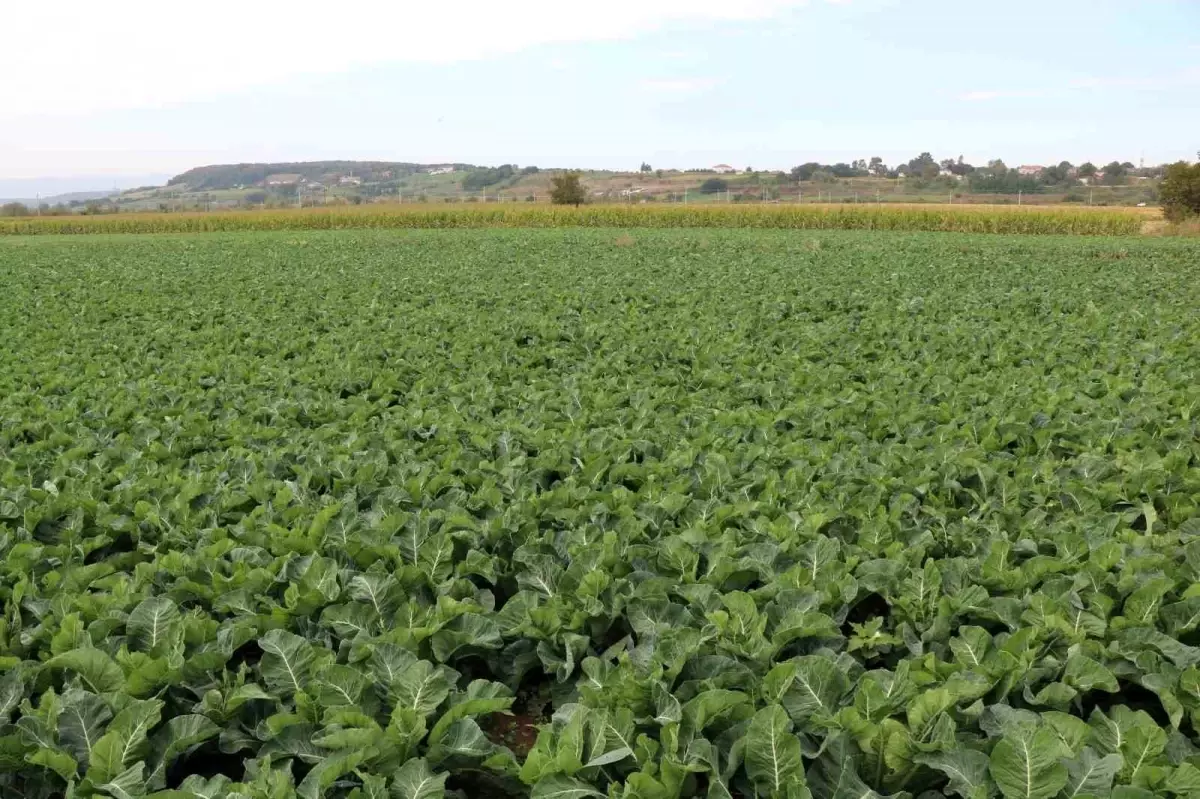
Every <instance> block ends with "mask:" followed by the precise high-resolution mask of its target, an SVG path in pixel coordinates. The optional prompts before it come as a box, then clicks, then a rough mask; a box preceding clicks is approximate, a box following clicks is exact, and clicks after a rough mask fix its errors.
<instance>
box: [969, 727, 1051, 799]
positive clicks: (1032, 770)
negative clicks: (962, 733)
mask: <svg viewBox="0 0 1200 799" xmlns="http://www.w3.org/2000/svg"><path fill="white" fill-rule="evenodd" d="M1059 747H1060V744H1059V742H1058V740H1057V738H1056V736H1055V734H1054V732H1053V731H1052V730H1051V729H1049V728H1048V727H1041V728H1039V729H1038V730H1037V731H1036V732H1032V733H1031V734H1024V735H1019V734H1018V735H1010V736H1006V737H1004V738H1002V739H1001V740H999V741H998V742H997V743H996V745H995V746H994V747H993V748H992V755H991V758H990V760H989V766H988V771H989V773H990V774H991V776H992V779H994V780H995V781H996V784H997V785H998V786H999V787H1000V792H1001V793H1003V794H1004V797H1005V799H1050V797H1052V796H1054V795H1055V794H1057V793H1058V792H1059V791H1060V790H1061V789H1062V787H1063V786H1064V785H1065V784H1066V782H1067V770H1066V768H1065V767H1064V766H1063V765H1062V764H1061V763H1060V762H1058V754H1059V751H1060V748H1059Z"/></svg>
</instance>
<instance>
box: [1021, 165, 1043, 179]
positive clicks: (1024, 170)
mask: <svg viewBox="0 0 1200 799" xmlns="http://www.w3.org/2000/svg"><path fill="white" fill-rule="evenodd" d="M1045 171H1046V167H1044V166H1038V165H1037V164H1024V165H1022V166H1019V167H1017V174H1018V175H1023V176H1025V177H1037V176H1038V175H1040V174H1042V173H1043V172H1045Z"/></svg>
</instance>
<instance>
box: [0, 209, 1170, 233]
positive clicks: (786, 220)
mask: <svg viewBox="0 0 1200 799" xmlns="http://www.w3.org/2000/svg"><path fill="white" fill-rule="evenodd" d="M1157 218H1159V212H1158V209H1157V208H1153V209H1146V208H1136V209H1135V208H1128V209H1111V208H1088V207H1070V206H1056V207H1040V208H1029V207H1020V206H1003V205H997V206H983V205H949V204H947V205H932V204H930V205H923V204H919V203H913V204H887V205H873V204H868V203H862V204H825V205H820V204H804V205H799V204H792V205H788V204H778V205H775V204H744V205H743V204H728V205H726V204H718V203H702V204H692V205H681V204H676V205H667V204H647V205H633V204H630V205H585V206H583V207H581V208H573V207H570V206H555V205H534V204H525V203H490V204H482V203H481V204H473V205H467V204H461V205H446V204H441V205H438V204H419V205H418V204H413V205H362V206H341V207H318V208H303V209H285V210H273V211H225V212H214V213H200V212H196V213H174V214H164V213H141V214H113V215H99V216H83V215H76V216H53V217H52V216H46V217H25V218H21V219H12V220H0V236H4V235H34V234H80V233H211V232H237V231H269V230H297V231H303V230H348V229H362V228H384V229H389V228H401V229H403V228H559V227H601V228H613V227H623V228H766V229H775V228H779V229H790V230H903V231H940V232H959V233H1013V234H1015V233H1023V234H1074V235H1088V236H1126V235H1132V234H1136V233H1139V232H1140V231H1141V230H1142V229H1143V226H1144V225H1146V224H1147V222H1151V221H1153V220H1155V219H1157Z"/></svg>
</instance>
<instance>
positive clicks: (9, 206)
mask: <svg viewBox="0 0 1200 799" xmlns="http://www.w3.org/2000/svg"><path fill="white" fill-rule="evenodd" d="M0 216H29V207H28V206H27V205H25V204H24V203H15V202H14V203H5V204H4V205H0Z"/></svg>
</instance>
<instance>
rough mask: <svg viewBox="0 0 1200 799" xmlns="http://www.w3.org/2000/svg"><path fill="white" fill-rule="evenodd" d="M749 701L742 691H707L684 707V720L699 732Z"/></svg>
mask: <svg viewBox="0 0 1200 799" xmlns="http://www.w3.org/2000/svg"><path fill="white" fill-rule="evenodd" d="M749 701H750V697H748V696H746V694H743V693H741V692H740V691H726V690H723V689H719V688H718V689H713V690H711V691H705V692H704V693H702V694H700V695H699V696H697V697H696V698H694V699H692V700H691V701H689V702H688V703H687V704H685V705H684V706H683V720H684V723H686V724H687V725H688V726H689V727H690V728H691V729H693V730H696V731H697V732H699V731H701V730H703V729H704V728H705V727H707V726H708V725H709V724H710V723H712V722H713V721H715V720H716V719H718V718H720V717H721V716H723V715H725V714H726V713H728V712H729V711H731V710H732V709H733V708H735V707H738V706H740V705H745V704H747V703H749Z"/></svg>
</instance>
